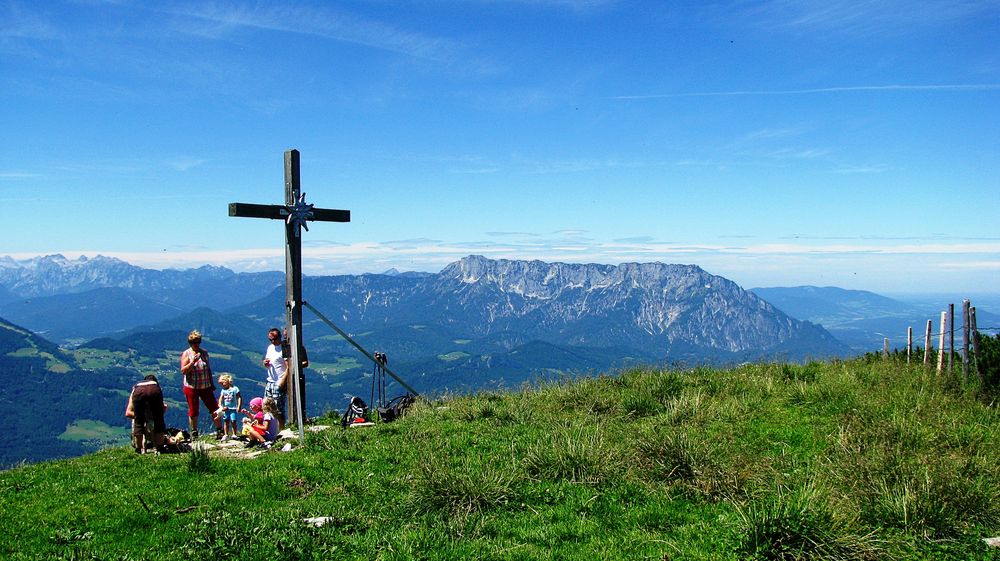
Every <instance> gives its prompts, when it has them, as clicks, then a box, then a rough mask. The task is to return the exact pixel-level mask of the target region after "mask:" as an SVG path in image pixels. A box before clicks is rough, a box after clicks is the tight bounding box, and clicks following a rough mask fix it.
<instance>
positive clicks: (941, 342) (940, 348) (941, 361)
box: [937, 312, 948, 374]
mask: <svg viewBox="0 0 1000 561" xmlns="http://www.w3.org/2000/svg"><path fill="white" fill-rule="evenodd" d="M947 319H948V312H941V327H940V329H938V333H939V335H938V361H937V362H938V363H937V373H938V374H940V373H941V369H942V368H944V326H945V321H946V320H947Z"/></svg>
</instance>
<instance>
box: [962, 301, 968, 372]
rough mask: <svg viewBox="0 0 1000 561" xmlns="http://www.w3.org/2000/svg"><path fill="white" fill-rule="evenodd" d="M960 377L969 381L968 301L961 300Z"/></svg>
mask: <svg viewBox="0 0 1000 561" xmlns="http://www.w3.org/2000/svg"><path fill="white" fill-rule="evenodd" d="M962 377H963V378H964V379H965V380H968V379H969V301H968V300H962Z"/></svg>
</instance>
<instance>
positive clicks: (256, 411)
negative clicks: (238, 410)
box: [243, 397, 278, 448]
mask: <svg viewBox="0 0 1000 561" xmlns="http://www.w3.org/2000/svg"><path fill="white" fill-rule="evenodd" d="M277 412H278V407H277V405H276V404H275V402H274V399H272V398H270V397H267V398H263V399H262V398H259V397H255V398H253V399H251V400H250V411H247V410H246V409H244V410H243V413H244V414H246V415H248V416H252V417H253V421H249V423H248V422H247V421H248V420H245V421H244V424H249V429H250V430H249V431H245V432H244V434H246V435H247V436H248V437H249V439H250V441H249V442H247V448H251V447H253V446H257V445H265V446H270V444H271V443H272V442H274V441H275V440H277V439H278V419H277V418H276V417H275V414H276V413H277Z"/></svg>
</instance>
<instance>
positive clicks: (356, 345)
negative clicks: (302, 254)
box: [302, 302, 421, 397]
mask: <svg viewBox="0 0 1000 561" xmlns="http://www.w3.org/2000/svg"><path fill="white" fill-rule="evenodd" d="M302 305H303V306H305V307H307V308H309V309H310V310H312V313H314V314H316V317H318V318H319V319H321V320H322V321H323V323H325V324H327V325H329V326H330V328H332V329H333V330H334V331H336V332H337V334H339V335H340V336H341V337H343V338H344V340H345V341H347V342H348V343H350V344H351V345H353V346H354V348H355V349H357V350H359V351H361V354H363V355H365V356H366V357H368V360H370V361H372V362H377V361H376V360H375V357H374V356H372V355H371V353H369V352H368V351H366V350H365V349H364V347H362V346H361V345H359V344H358V342H357V341H355V340H354V339H352V338H351V336H350V335H348V334H347V333H344V330H343V329H341V328H339V327H337V326H336V325H334V323H333V322H332V321H330V320H329V319H327V317H326V316H324V315H323V314H322V313H320V311H319V310H317V309H316V308H315V307H313V305H312V304H310V303H309V302H302ZM383 368H385V371H386V372H387V373H388V374H389V375H390V376H392V377H393V379H394V380H396V381H397V382H399V385H401V386H403V387H404V388H405V389H406V391H408V392H410V393H412V394H413V395H414V396H415V397H421V396H420V394H419V393H417V390H415V389H413V388H412V387H410V385H409V384H407V383H406V382H404V381H403V379H402V378H400V377H399V376H397V375H396V373H395V372H393V371H392V370H390V369H389V367H387V366H385V367H383Z"/></svg>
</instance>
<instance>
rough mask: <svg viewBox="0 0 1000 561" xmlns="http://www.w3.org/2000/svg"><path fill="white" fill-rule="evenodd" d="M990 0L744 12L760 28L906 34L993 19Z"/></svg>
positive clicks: (773, 0) (878, 0)
mask: <svg viewBox="0 0 1000 561" xmlns="http://www.w3.org/2000/svg"><path fill="white" fill-rule="evenodd" d="M998 11H1000V6H998V5H997V3H996V2H994V1H992V0H965V1H961V2H955V1H953V0H922V1H921V2H920V3H919V4H913V3H912V2H909V1H907V0H860V1H859V0H770V1H767V2H761V3H755V4H751V5H750V7H749V8H748V9H747V10H746V11H744V12H743V15H744V16H748V17H749V19H750V21H753V22H755V23H757V24H759V25H761V26H764V27H766V28H771V29H787V30H792V31H802V32H809V33H827V34H844V35H853V36H864V35H873V34H880V35H886V34H891V35H905V34H906V33H910V32H913V31H916V30H922V29H926V28H943V27H949V26H953V25H954V24H955V23H956V22H959V21H963V20H968V19H972V18H983V17H991V15H992V17H996V14H997V13H998Z"/></svg>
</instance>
